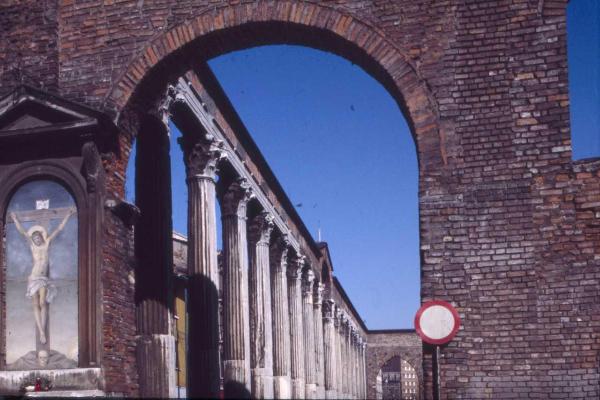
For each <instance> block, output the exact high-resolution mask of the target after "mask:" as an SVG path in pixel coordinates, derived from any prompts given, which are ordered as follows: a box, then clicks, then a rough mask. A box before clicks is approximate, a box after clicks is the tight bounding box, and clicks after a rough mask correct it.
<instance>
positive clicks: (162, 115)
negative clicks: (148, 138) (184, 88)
mask: <svg viewBox="0 0 600 400" xmlns="http://www.w3.org/2000/svg"><path fill="white" fill-rule="evenodd" d="M175 103H185V98H184V96H183V93H182V92H181V91H180V90H179V89H178V88H177V87H176V86H173V85H168V86H167V90H166V91H165V92H164V94H163V95H162V96H160V97H158V98H157V99H156V100H155V101H154V102H153V104H150V105H149V107H148V108H147V109H146V110H145V112H146V113H147V114H148V115H151V116H152V117H154V118H156V119H157V120H160V122H161V123H162V124H163V125H164V127H165V129H167V130H168V128H169V119H170V118H171V115H172V106H173V105H174V104H175Z"/></svg>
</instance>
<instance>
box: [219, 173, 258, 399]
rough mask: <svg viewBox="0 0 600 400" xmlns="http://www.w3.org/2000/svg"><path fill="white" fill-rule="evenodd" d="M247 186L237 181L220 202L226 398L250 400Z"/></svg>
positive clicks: (229, 187) (248, 193)
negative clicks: (247, 399)
mask: <svg viewBox="0 0 600 400" xmlns="http://www.w3.org/2000/svg"><path fill="white" fill-rule="evenodd" d="M249 199H250V192H249V189H248V185H247V184H246V183H245V182H243V181H242V180H237V179H236V180H234V181H233V182H232V183H231V184H230V185H228V187H227V188H226V189H225V190H224V193H223V195H222V200H221V215H222V221H223V261H224V264H223V386H224V389H225V397H226V398H246V397H250V392H251V386H250V325H249V309H248V242H247V231H246V204H247V202H248V200H249Z"/></svg>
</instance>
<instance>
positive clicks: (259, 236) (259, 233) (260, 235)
mask: <svg viewBox="0 0 600 400" xmlns="http://www.w3.org/2000/svg"><path fill="white" fill-rule="evenodd" d="M273 219H274V217H273V215H272V214H271V213H269V212H266V211H263V212H261V213H259V214H258V215H257V216H255V217H254V218H252V220H250V221H249V223H248V242H249V243H250V244H251V245H255V244H257V243H261V244H264V245H267V246H268V245H269V242H270V241H271V232H273V228H274V227H275V224H274V223H273Z"/></svg>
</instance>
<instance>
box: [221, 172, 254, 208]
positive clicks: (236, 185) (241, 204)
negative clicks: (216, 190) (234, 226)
mask: <svg viewBox="0 0 600 400" xmlns="http://www.w3.org/2000/svg"><path fill="white" fill-rule="evenodd" d="M252 197H254V193H252V188H251V185H250V182H248V180H247V179H246V178H242V177H237V178H235V179H234V180H233V181H231V182H230V183H229V185H228V186H227V187H225V188H224V189H223V191H222V193H221V214H222V216H223V217H231V216H236V217H238V218H246V206H247V205H248V201H250V199H251V198H252Z"/></svg>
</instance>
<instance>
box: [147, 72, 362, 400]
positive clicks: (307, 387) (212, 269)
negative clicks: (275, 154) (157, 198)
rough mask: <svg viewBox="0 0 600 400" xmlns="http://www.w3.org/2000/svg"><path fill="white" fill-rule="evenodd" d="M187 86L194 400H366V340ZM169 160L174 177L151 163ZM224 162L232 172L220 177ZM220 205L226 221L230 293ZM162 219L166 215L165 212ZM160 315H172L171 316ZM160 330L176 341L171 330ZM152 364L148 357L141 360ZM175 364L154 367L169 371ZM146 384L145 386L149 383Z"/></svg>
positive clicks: (183, 120) (190, 358)
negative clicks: (244, 399)
mask: <svg viewBox="0 0 600 400" xmlns="http://www.w3.org/2000/svg"><path fill="white" fill-rule="evenodd" d="M180 85H181V82H180ZM180 85H178V87H179V86H180ZM186 88H187V87H186V86H185V85H184V86H183V88H181V87H180V88H179V90H180V91H179V92H178V96H180V97H178V98H177V99H176V100H178V101H179V104H180V105H181V104H183V106H184V110H185V112H186V113H187V114H186V115H187V116H185V117H183V116H181V115H179V116H178V119H179V121H180V122H181V124H182V125H183V128H185V129H181V130H182V133H183V137H182V138H181V140H180V142H179V143H180V145H181V148H182V150H183V155H184V163H185V167H186V175H187V179H186V181H187V186H188V271H189V276H188V326H189V331H188V337H189V340H188V356H187V360H188V366H187V368H188V369H187V376H188V386H187V395H188V396H190V397H205V398H214V397H219V395H220V393H219V391H220V390H221V385H222V387H223V389H224V392H225V393H224V394H225V397H235V398H239V397H253V398H277V399H286V398H325V397H326V398H331V399H334V398H365V396H366V375H365V370H364V369H365V343H364V341H363V339H362V338H361V336H360V333H359V332H360V331H359V330H358V329H357V328H356V326H355V325H354V323H353V322H352V317H351V315H350V314H349V313H348V312H346V311H345V310H344V309H343V307H342V305H341V304H336V303H335V301H334V300H333V299H331V298H327V299H325V300H323V297H324V293H327V294H330V293H331V288H329V287H327V286H326V285H325V284H323V283H322V282H319V281H318V280H317V274H315V271H314V269H313V268H314V267H315V266H313V265H311V264H310V262H309V261H308V260H309V259H310V258H309V257H305V256H304V255H303V254H302V249H301V247H300V246H298V242H297V240H296V239H294V238H293V237H292V235H291V234H290V231H289V229H286V226H285V225H282V224H281V221H282V218H281V217H280V216H279V215H278V214H277V213H276V212H274V207H273V206H272V205H271V206H269V204H267V203H266V202H265V198H266V196H265V195H264V193H262V194H261V193H260V191H261V187H259V186H258V185H256V184H255V183H254V182H253V179H252V177H251V176H249V175H247V174H245V173H240V172H243V169H242V168H239V165H243V163H242V162H240V160H239V159H237V160H236V159H234V154H235V153H234V152H233V151H231V149H229V150H228V148H227V146H226V143H224V141H223V140H220V139H219V138H218V132H217V134H212V133H211V132H216V131H215V130H214V127H211V126H210V124H209V123H208V122H209V121H210V119H209V116H207V115H206V114H205V113H204V111H203V110H202V107H199V106H198V105H197V104H193V103H194V95H195V94H194V93H193V92H191V91H189V90H188V91H186ZM182 90H183V94H182V92H181V91H182ZM196 101H197V99H196ZM172 111H173V110H171V112H172ZM190 116H192V117H193V118H195V120H196V121H195V122H197V124H196V125H194V123H191V122H190V120H189V118H190ZM174 117H176V116H174ZM186 118H187V120H186ZM186 121H187V122H186ZM176 122H177V121H176ZM192 122H194V121H192ZM164 126H165V127H166V125H164ZM194 126H195V129H190V127H194ZM163 134H164V132H163ZM163 142H164V141H163ZM166 145H168V142H166ZM161 160H162V162H163V163H164V164H165V165H164V167H165V168H167V169H165V170H166V171H168V157H163V158H162V159H160V160H159V159H156V160H154V161H153V162H154V164H156V163H158V162H161ZM223 163H229V168H227V173H224V174H223V175H220V172H219V166H220V165H221V164H223ZM236 166H237V168H236ZM155 170H156V171H160V170H161V167H160V166H156V168H155ZM159 186H160V185H159ZM163 186H166V185H163ZM159 189H160V190H166V187H165V188H163V187H161V188H159ZM159 189H157V192H158V191H160V190H159ZM169 190H170V188H169ZM147 195H150V196H151V195H152V193H148V194H147ZM164 197H165V198H164V201H165V202H167V203H168V202H169V199H166V196H164ZM254 199H256V200H255V201H253V200H254ZM251 201H253V203H252V204H253V206H252V212H249V209H250V207H249V204H250V202H251ZM217 205H219V206H220V211H221V218H222V245H223V251H222V273H223V275H222V286H223V287H222V288H219V284H220V283H219V282H220V280H219V270H218V268H219V267H218V260H217V218H216V215H217V213H216V207H217ZM168 206H169V207H167V208H168V210H170V204H168ZM167 208H165V210H166V209H167ZM257 209H258V210H257ZM156 212H157V213H158V214H160V207H158V209H157V211H156ZM158 214H157V215H158ZM147 218H157V219H159V218H160V217H155V216H153V215H152V214H151V215H149V216H147ZM163 231H164V230H163ZM163 233H164V232H162V231H161V234H163ZM156 235H159V233H156ZM157 251H158V250H157ZM314 258H315V257H313V259H314ZM156 268H157V269H158V268H160V266H157V267H156ZM155 275H157V276H159V274H155ZM220 289H222V310H221V312H220V311H219V292H220ZM144 310H145V309H142V311H144ZM157 312H160V313H162V314H161V315H162V317H165V316H168V312H169V311H168V310H167V309H165V308H162V309H160V310H159V311H157ZM163 314H164V315H163ZM157 315H158V314H157ZM161 329H162V330H161ZM155 331H156V332H157V334H163V335H164V334H168V332H167V330H166V328H157V329H156V330H155ZM149 332H150V333H151V334H152V333H153V332H151V331H149ZM220 334H221V336H222V349H220V345H219V336H220ZM161 348H162V349H163V350H164V349H166V347H165V346H163V347H161ZM161 351H162V350H160V349H159V350H158V353H157V354H160V353H161ZM147 359H148V358H147V357H145V356H143V357H142V358H140V360H141V361H140V362H144V360H147ZM161 363H162V364H161ZM169 363H170V361H169V362H167V361H157V362H156V363H154V364H156V365H158V367H159V368H167V365H168V364H169ZM148 369H149V374H150V373H153V374H160V372H157V371H154V370H153V368H152V366H151V365H150V364H149V365H148ZM148 379H150V380H151V378H148ZM140 386H141V387H145V386H144V382H141V385H140ZM161 390H163V391H161ZM153 393H154V394H155V395H164V393H166V392H165V391H164V387H162V389H157V390H152V389H151V388H150V389H149V390H148V391H146V392H145V393H144V394H146V395H152V394H153Z"/></svg>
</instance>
